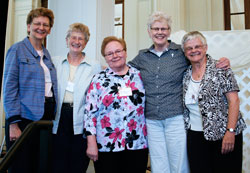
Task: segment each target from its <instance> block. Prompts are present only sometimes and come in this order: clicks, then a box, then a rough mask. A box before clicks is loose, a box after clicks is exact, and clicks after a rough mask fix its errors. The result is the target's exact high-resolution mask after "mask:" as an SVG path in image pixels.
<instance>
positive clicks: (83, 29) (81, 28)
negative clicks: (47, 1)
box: [66, 23, 90, 43]
mask: <svg viewBox="0 0 250 173" xmlns="http://www.w3.org/2000/svg"><path fill="white" fill-rule="evenodd" d="M72 32H80V33H82V34H83V35H84V40H85V42H86V43H87V42H88V41H89V37H90V33H89V28H88V27H87V26H86V25H84V24H82V23H73V24H71V25H69V29H68V31H67V35H66V39H68V38H69V37H70V36H71V33H72Z"/></svg>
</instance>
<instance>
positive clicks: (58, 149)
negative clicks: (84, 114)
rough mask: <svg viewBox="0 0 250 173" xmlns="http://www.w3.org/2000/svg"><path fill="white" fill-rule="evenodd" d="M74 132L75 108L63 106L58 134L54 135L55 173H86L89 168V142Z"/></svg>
mask: <svg viewBox="0 0 250 173" xmlns="http://www.w3.org/2000/svg"><path fill="white" fill-rule="evenodd" d="M73 131H74V130H73V107H71V106H70V105H68V104H63V105H62V109H61V116H60V121H59V127H58V130H57V134H56V135H53V173H69V172H72V173H85V172H86V170H87V168H88V165H89V158H88V157H87V155H86V149H87V140H86V139H84V138H83V134H79V135H74V132H73Z"/></svg>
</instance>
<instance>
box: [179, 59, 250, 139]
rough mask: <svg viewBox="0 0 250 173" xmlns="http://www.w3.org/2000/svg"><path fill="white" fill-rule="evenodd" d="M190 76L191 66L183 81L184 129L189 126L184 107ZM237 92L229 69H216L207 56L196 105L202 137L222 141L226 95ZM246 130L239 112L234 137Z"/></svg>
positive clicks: (226, 116) (213, 62)
mask: <svg viewBox="0 0 250 173" xmlns="http://www.w3.org/2000/svg"><path fill="white" fill-rule="evenodd" d="M191 75H192V66H190V67H189V68H188V70H187V71H186V73H185V75H184V79H183V96H184V97H183V102H184V108H185V109H184V120H185V126H186V129H188V128H189V127H190V124H189V120H190V118H189V110H188V109H187V107H186V106H185V96H186V92H187V89H188V85H189V82H190V78H191ZM230 91H239V87H238V84H237V81H236V80H235V78H234V74H233V72H232V70H231V69H227V70H223V69H219V68H216V60H214V59H212V58H211V57H210V56H209V55H207V66H206V71H205V74H204V76H203V78H202V81H201V84H200V89H199V95H198V104H199V108H200V112H201V115H202V123H203V132H204V137H205V139H207V140H210V141H216V140H219V139H222V138H223V137H224V135H225V133H226V129H227V121H228V102H227V98H226V95H225V94H226V93H227V92H230ZM245 128H246V125H245V122H244V120H243V118H242V115H241V113H240V112H239V116H238V121H237V125H236V133H235V134H236V135H238V134H239V133H241V132H242V131H243V130H244V129H245Z"/></svg>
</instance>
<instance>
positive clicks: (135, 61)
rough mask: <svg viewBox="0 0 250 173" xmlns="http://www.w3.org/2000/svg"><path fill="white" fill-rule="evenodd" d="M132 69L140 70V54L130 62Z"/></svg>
mask: <svg viewBox="0 0 250 173" xmlns="http://www.w3.org/2000/svg"><path fill="white" fill-rule="evenodd" d="M128 64H129V65H131V66H132V67H134V68H136V69H138V70H140V54H138V55H137V56H136V57H135V58H134V59H132V60H131V61H129V62H128Z"/></svg>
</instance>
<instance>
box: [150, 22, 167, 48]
mask: <svg viewBox="0 0 250 173" xmlns="http://www.w3.org/2000/svg"><path fill="white" fill-rule="evenodd" d="M148 33H149V36H150V38H151V39H152V41H153V42H154V46H155V49H156V51H157V50H159V51H163V50H165V49H166V48H167V46H168V37H169V36H170V33H171V29H170V27H169V26H168V23H167V21H166V20H164V19H162V20H160V21H155V22H154V23H153V24H152V25H151V28H150V29H149V30H148Z"/></svg>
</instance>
